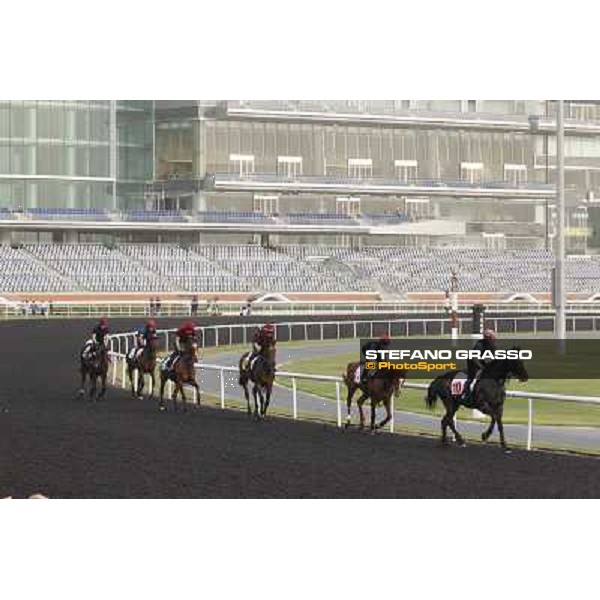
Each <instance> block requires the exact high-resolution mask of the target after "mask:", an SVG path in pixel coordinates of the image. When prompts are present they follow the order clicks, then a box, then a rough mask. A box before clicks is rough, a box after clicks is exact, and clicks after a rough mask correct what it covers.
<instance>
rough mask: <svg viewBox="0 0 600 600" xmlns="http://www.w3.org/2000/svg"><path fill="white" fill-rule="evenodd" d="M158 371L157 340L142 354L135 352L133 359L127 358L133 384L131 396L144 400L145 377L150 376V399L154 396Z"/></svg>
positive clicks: (151, 341)
mask: <svg viewBox="0 0 600 600" xmlns="http://www.w3.org/2000/svg"><path fill="white" fill-rule="evenodd" d="M155 370H156V340H152V339H151V340H149V341H148V343H147V344H146V346H145V347H144V348H143V350H142V352H141V353H138V352H135V353H134V354H133V357H132V356H130V355H128V356H127V375H128V376H129V381H130V382H131V395H132V396H134V397H135V396H137V397H138V398H139V399H140V400H142V399H143V393H144V375H150V396H149V397H150V398H152V397H153V396H154V389H155V377H154V372H155ZM134 373H137V377H138V382H137V389H134V387H135V386H134V383H135V381H134V379H135V378H134Z"/></svg>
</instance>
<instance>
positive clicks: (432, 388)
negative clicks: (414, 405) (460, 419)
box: [425, 379, 439, 410]
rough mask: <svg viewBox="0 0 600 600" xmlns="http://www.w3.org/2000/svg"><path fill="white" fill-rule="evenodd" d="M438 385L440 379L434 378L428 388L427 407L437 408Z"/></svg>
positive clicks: (430, 408)
mask: <svg viewBox="0 0 600 600" xmlns="http://www.w3.org/2000/svg"><path fill="white" fill-rule="evenodd" d="M438 385H439V380H438V379H434V380H433V381H432V382H431V383H430V384H429V387H428V388H427V396H425V404H426V405H427V408H428V409H429V410H433V409H434V408H435V405H436V403H437V399H438V392H439V391H438Z"/></svg>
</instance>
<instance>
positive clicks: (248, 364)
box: [242, 354, 261, 371]
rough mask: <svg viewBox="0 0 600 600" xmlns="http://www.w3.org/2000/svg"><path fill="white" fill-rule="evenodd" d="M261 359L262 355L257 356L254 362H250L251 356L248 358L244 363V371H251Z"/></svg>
mask: <svg viewBox="0 0 600 600" xmlns="http://www.w3.org/2000/svg"><path fill="white" fill-rule="evenodd" d="M259 358H261V356H260V354H257V355H256V356H255V357H254V358H253V359H252V360H250V355H248V356H246V357H245V358H244V361H243V363H242V369H243V370H244V371H251V370H252V367H254V365H255V364H256V361H257V360H258V359H259Z"/></svg>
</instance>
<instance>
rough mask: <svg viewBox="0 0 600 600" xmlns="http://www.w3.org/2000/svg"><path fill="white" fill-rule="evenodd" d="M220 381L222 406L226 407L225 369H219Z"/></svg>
mask: <svg viewBox="0 0 600 600" xmlns="http://www.w3.org/2000/svg"><path fill="white" fill-rule="evenodd" d="M219 381H220V388H221V408H225V377H224V375H223V369H221V370H220V371H219Z"/></svg>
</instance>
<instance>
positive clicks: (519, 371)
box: [508, 346, 529, 382]
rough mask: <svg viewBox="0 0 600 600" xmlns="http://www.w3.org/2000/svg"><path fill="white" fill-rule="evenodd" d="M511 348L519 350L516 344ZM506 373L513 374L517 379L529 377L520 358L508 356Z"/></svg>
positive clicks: (521, 379) (522, 379)
mask: <svg viewBox="0 0 600 600" xmlns="http://www.w3.org/2000/svg"><path fill="white" fill-rule="evenodd" d="M512 350H517V351H518V350H521V348H519V347H518V346H514V347H513V348H512ZM508 374H509V375H514V376H515V377H516V378H517V379H518V380H519V381H523V382H525V381H527V380H528V379H529V373H527V369H526V368H525V364H524V363H523V359H522V358H509V359H508Z"/></svg>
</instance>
